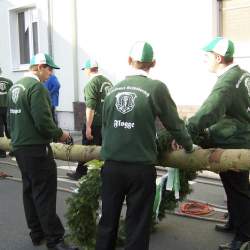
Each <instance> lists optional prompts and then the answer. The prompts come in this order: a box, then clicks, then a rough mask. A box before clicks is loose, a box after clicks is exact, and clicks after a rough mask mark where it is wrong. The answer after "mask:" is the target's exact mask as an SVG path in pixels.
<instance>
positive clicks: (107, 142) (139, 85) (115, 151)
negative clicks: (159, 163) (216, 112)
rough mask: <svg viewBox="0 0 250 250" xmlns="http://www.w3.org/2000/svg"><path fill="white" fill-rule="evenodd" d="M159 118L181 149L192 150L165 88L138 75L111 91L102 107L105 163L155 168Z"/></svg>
mask: <svg viewBox="0 0 250 250" xmlns="http://www.w3.org/2000/svg"><path fill="white" fill-rule="evenodd" d="M157 116H158V117H159V119H160V120H161V122H162V123H163V125H164V126H165V127H166V128H167V129H168V130H169V132H170V133H171V134H172V136H173V137H174V138H175V139H176V141H177V142H178V143H179V144H180V145H183V146H184V148H185V149H187V150H191V149H192V140H191V138H190V136H189V134H188V132H187V130H186V128H185V126H184V122H183V121H182V120H181V119H180V118H179V116H178V113H177V109H176V105H175V103H174V101H173V100H172V98H171V96H170V94H169V92H168V89H167V87H166V85H165V84H163V83H162V82H160V81H157V80H152V79H150V78H148V77H146V76H143V75H135V76H128V77H127V78H126V79H125V80H123V81H122V82H120V83H118V84H117V85H116V86H115V87H113V88H111V90H110V91H109V93H108V94H107V96H106V98H105V101H104V106H103V145H102V150H101V155H102V157H103V159H104V160H114V161H123V162H138V163H141V164H155V163H156V156H157V149H156V127H155V119H156V117H157Z"/></svg>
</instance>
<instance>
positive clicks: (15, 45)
mask: <svg viewBox="0 0 250 250" xmlns="http://www.w3.org/2000/svg"><path fill="white" fill-rule="evenodd" d="M32 9H36V11H37V43H38V51H39V49H40V36H39V30H40V22H39V20H40V18H39V10H38V8H37V6H36V4H29V5H23V6H18V7H15V8H11V9H9V32H10V33H9V34H10V50H11V51H10V52H11V61H12V71H13V72H16V71H27V70H28V69H29V64H28V63H27V64H21V62H20V61H21V60H20V41H19V31H18V29H19V27H18V13H20V12H24V13H25V11H29V13H28V17H29V18H31V12H30V11H32ZM24 15H25V14H24ZM29 23H30V24H31V26H30V27H32V21H31V19H30V20H29ZM33 42H34V41H33V27H32V28H31V29H30V30H29V45H30V47H29V51H30V56H31V55H32V53H33Z"/></svg>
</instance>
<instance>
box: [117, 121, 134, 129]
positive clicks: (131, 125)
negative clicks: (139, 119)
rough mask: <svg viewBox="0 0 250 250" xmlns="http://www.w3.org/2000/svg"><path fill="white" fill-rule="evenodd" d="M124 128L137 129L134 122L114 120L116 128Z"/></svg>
mask: <svg viewBox="0 0 250 250" xmlns="http://www.w3.org/2000/svg"><path fill="white" fill-rule="evenodd" d="M118 127H123V128H125V129H132V128H134V127H135V123H134V122H124V121H121V120H114V128H118Z"/></svg>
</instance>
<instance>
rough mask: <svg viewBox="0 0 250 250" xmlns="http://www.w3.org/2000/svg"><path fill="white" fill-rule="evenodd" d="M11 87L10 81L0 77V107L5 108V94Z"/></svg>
mask: <svg viewBox="0 0 250 250" xmlns="http://www.w3.org/2000/svg"><path fill="white" fill-rule="evenodd" d="M12 85H13V82H12V81H11V80H9V79H7V78H4V77H0V107H7V93H8V91H9V89H10V88H11V86H12Z"/></svg>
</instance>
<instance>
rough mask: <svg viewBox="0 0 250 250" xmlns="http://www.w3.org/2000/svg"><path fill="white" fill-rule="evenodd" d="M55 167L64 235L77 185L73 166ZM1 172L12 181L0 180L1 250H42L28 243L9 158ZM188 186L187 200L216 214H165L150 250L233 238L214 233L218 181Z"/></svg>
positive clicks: (192, 249) (205, 249) (203, 246)
mask: <svg viewBox="0 0 250 250" xmlns="http://www.w3.org/2000/svg"><path fill="white" fill-rule="evenodd" d="M57 166H58V187H59V190H58V198H57V212H58V215H59V217H60V218H61V219H62V222H63V224H64V225H65V227H66V231H67V226H66V220H65V218H64V214H65V212H66V209H67V207H66V203H65V200H66V199H67V197H69V196H70V195H71V194H70V193H69V192H66V190H72V189H74V188H75V187H76V182H74V181H70V180H69V179H66V178H65V176H66V172H68V171H69V170H74V169H75V167H76V163H72V162H70V163H69V162H64V161H57ZM1 171H3V172H5V173H7V174H9V175H11V176H13V177H11V178H8V179H0V250H35V249H37V250H45V249H46V247H45V245H44V246H40V247H33V245H32V243H31V241H30V238H29V231H28V228H27V226H26V222H25V218H24V211H23V204H22V183H21V182H20V172H19V170H18V168H17V166H16V162H15V160H14V159H11V158H10V157H7V158H6V159H0V172H1ZM190 184H191V185H192V188H193V192H192V193H191V194H190V195H189V196H188V197H187V199H189V200H196V201H203V202H208V203H209V204H212V205H214V207H215V211H214V212H213V213H211V214H210V215H208V216H203V217H201V218H189V217H186V216H183V215H180V211H179V209H176V211H175V212H174V213H169V214H167V217H166V218H165V219H164V220H162V221H161V222H160V223H159V224H158V225H157V230H156V232H154V233H153V234H152V235H151V241H150V248H149V249H150V250H216V249H218V245H219V244H220V243H224V242H228V241H231V240H232V238H233V235H232V234H226V233H220V232H216V231H215V230H214V226H215V224H216V223H217V222H216V221H222V220H223V219H224V217H223V215H224V212H225V194H224V190H223V188H222V185H221V182H220V180H216V179H210V178H206V177H198V178H197V179H196V180H194V181H193V182H191V183H190ZM138 250H140V249H138Z"/></svg>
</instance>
